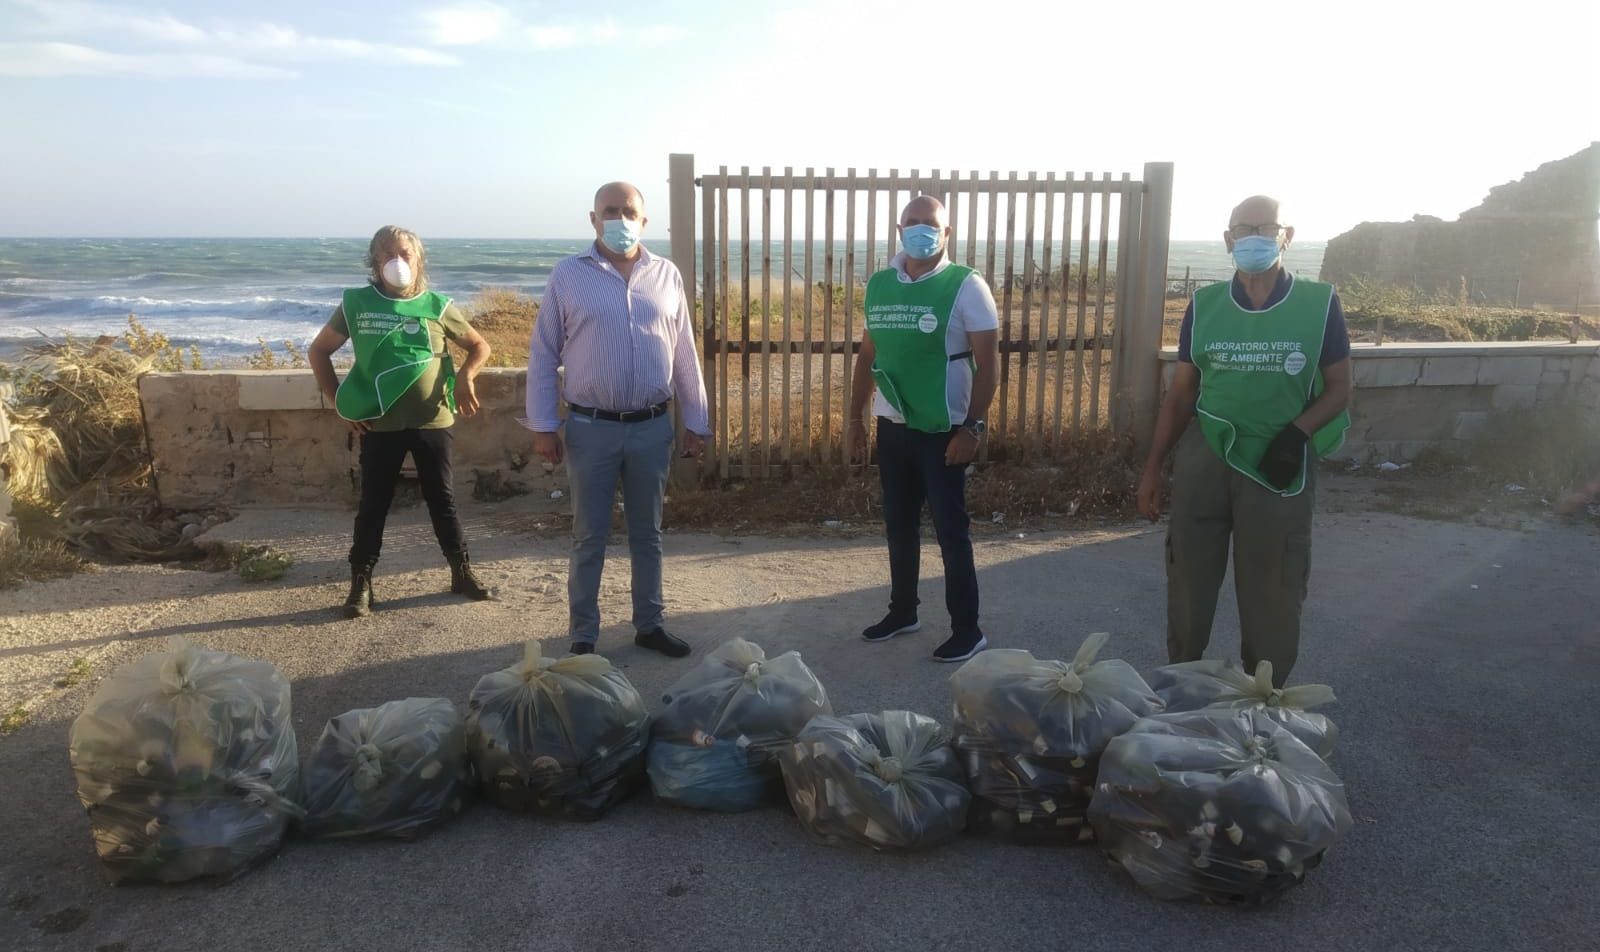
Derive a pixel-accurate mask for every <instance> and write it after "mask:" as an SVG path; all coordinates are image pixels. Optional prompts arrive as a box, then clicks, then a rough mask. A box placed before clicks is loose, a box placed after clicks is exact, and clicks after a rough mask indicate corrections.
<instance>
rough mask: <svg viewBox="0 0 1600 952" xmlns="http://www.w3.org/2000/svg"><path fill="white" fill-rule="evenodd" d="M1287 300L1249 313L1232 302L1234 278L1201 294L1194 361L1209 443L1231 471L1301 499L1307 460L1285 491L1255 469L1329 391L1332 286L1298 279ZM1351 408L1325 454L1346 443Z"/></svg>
mask: <svg viewBox="0 0 1600 952" xmlns="http://www.w3.org/2000/svg"><path fill="white" fill-rule="evenodd" d="M1291 280H1292V281H1293V284H1291V286H1290V288H1289V293H1288V295H1287V296H1286V297H1285V298H1284V299H1283V300H1282V301H1279V302H1278V303H1277V304H1274V305H1273V306H1271V307H1269V308H1267V309H1266V310H1264V311H1247V310H1245V309H1244V308H1242V307H1240V306H1239V304H1238V302H1237V301H1235V300H1234V299H1233V288H1232V282H1231V281H1221V282H1218V283H1216V284H1211V285H1207V286H1206V287H1203V288H1201V289H1200V290H1198V291H1196V292H1195V295H1194V327H1193V336H1192V338H1191V340H1190V350H1189V354H1190V358H1191V359H1192V360H1193V361H1194V365H1195V367H1196V368H1197V369H1198V370H1199V371H1200V398H1199V399H1198V400H1197V401H1196V402H1195V413H1196V414H1198V416H1199V418H1200V430H1201V432H1202V433H1203V434H1204V435H1205V438H1206V442H1207V443H1208V444H1210V446H1211V448H1212V449H1213V450H1214V451H1216V454H1217V455H1218V456H1220V457H1222V459H1223V460H1224V461H1226V462H1227V464H1228V465H1229V466H1232V467H1233V468H1234V469H1236V470H1238V471H1239V472H1241V473H1243V474H1244V475H1246V476H1248V477H1250V478H1251V479H1253V480H1255V481H1256V482H1258V483H1260V484H1261V485H1263V486H1266V487H1267V488H1268V489H1271V490H1272V491H1273V492H1281V495H1284V496H1295V495H1299V493H1300V492H1301V490H1303V489H1305V485H1306V468H1307V466H1308V465H1309V464H1310V462H1311V460H1310V459H1307V460H1306V462H1305V463H1304V464H1302V465H1301V467H1300V475H1299V476H1298V477H1296V479H1295V481H1294V482H1293V483H1292V484H1290V486H1289V488H1287V489H1285V490H1281V491H1280V490H1278V489H1276V488H1275V487H1273V486H1270V485H1268V483H1267V481H1266V480H1265V479H1263V478H1262V477H1261V472H1260V470H1258V469H1257V468H1256V467H1257V466H1258V465H1259V464H1260V462H1261V456H1262V454H1263V453H1265V452H1266V449H1267V444H1268V443H1271V442H1272V438H1273V437H1275V436H1277V435H1278V433H1279V431H1281V430H1282V429H1283V428H1284V427H1286V426H1288V425H1289V424H1290V423H1291V422H1293V421H1294V418H1295V417H1297V416H1299V415H1300V414H1301V413H1302V412H1303V411H1304V410H1305V408H1306V406H1307V405H1308V404H1310V403H1311V401H1313V400H1315V399H1316V397H1317V396H1318V395H1319V394H1320V393H1322V390H1323V386H1324V384H1323V380H1322V367H1321V358H1322V340H1323V332H1324V330H1325V329H1326V327H1327V323H1328V309H1329V307H1330V306H1331V305H1332V303H1333V285H1331V284H1322V283H1319V282H1316V281H1306V280H1303V279H1300V278H1291ZM1349 426H1350V414H1349V412H1348V411H1346V412H1343V413H1340V414H1339V415H1338V416H1337V417H1335V418H1334V419H1332V420H1330V421H1329V422H1328V423H1327V424H1326V425H1324V426H1323V427H1322V428H1321V429H1319V430H1317V432H1316V433H1313V434H1312V435H1311V440H1310V445H1311V448H1312V450H1313V451H1314V452H1315V453H1316V454H1317V456H1318V457H1321V456H1326V455H1327V454H1329V453H1331V452H1333V451H1334V450H1336V449H1338V448H1339V444H1341V443H1343V442H1344V433H1345V430H1346V429H1348V428H1349Z"/></svg>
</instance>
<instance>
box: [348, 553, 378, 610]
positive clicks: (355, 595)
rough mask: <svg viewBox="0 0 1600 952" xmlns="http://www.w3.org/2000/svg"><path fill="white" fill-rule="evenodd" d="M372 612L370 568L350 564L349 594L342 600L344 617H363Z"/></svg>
mask: <svg viewBox="0 0 1600 952" xmlns="http://www.w3.org/2000/svg"><path fill="white" fill-rule="evenodd" d="M370 614H372V570H371V569H363V568H358V567H357V566H354V565H352V566H350V594H349V595H348V596H346V597H345V600H344V617H346V618H365V617H366V616H368V615H370Z"/></svg>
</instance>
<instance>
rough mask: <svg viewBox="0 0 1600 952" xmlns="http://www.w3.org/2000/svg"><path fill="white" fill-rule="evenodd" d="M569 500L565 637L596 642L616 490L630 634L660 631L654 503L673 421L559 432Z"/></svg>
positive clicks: (576, 426) (661, 487)
mask: <svg viewBox="0 0 1600 952" xmlns="http://www.w3.org/2000/svg"><path fill="white" fill-rule="evenodd" d="M563 432H564V435H565V440H566V447H567V480H568V482H569V483H570V484H571V487H570V491H571V493H572V556H571V560H570V561H569V562H568V565H567V611H568V630H569V631H570V632H571V635H572V640H573V641H582V642H587V643H589V644H594V643H595V641H596V640H598V639H599V637H600V576H601V574H602V572H603V571H604V569H605V564H606V537H607V536H608V535H609V534H610V532H611V506H612V502H613V501H614V500H615V499H616V497H617V482H618V481H619V480H620V481H621V483H622V506H623V517H624V521H625V522H626V524H627V527H628V554H629V555H630V557H631V561H632V563H633V584H632V589H633V627H634V629H635V630H636V631H640V632H646V631H650V630H651V629H653V628H657V627H659V626H660V625H661V624H662V617H663V613H664V611H665V604H664V602H663V599H662V594H661V497H662V495H663V494H664V493H665V492H666V488H667V473H668V470H669V468H670V466H671V464H672V445H673V438H674V433H673V427H672V415H671V414H666V415H663V416H658V417H656V418H655V419H653V420H642V421H640V422H637V423H613V422H611V421H609V420H595V419H591V418H589V417H586V416H578V415H576V414H574V415H572V416H569V417H568V418H567V422H566V424H565V425H564V427H563Z"/></svg>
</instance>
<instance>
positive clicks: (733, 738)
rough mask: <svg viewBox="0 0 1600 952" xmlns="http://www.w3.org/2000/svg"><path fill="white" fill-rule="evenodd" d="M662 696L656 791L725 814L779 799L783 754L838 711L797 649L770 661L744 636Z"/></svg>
mask: <svg viewBox="0 0 1600 952" xmlns="http://www.w3.org/2000/svg"><path fill="white" fill-rule="evenodd" d="M661 700H662V703H663V704H665V705H666V707H665V708H664V709H663V710H662V711H661V713H660V714H658V715H657V716H656V719H655V724H654V726H653V727H652V735H653V738H654V740H653V743H652V744H651V755H650V766H649V772H650V786H651V788H652V789H653V790H654V791H655V794H656V796H657V797H659V798H660V799H662V800H664V801H666V802H668V803H674V804H678V805H680V806H687V807H695V808H698V809H703V810H723V811H727V812H736V811H739V810H749V809H753V808H754V807H757V806H760V805H761V804H762V803H764V802H766V801H767V800H769V799H773V798H774V797H775V796H778V795H779V790H780V788H781V786H782V777H781V774H780V772H779V767H778V763H777V755H778V753H779V752H780V751H781V750H782V749H783V748H785V747H787V746H788V745H789V744H790V743H791V742H792V741H793V740H794V738H795V736H796V735H797V734H799V733H800V730H801V729H802V728H804V727H805V726H806V724H807V723H808V722H809V721H810V720H811V719H812V718H813V717H815V716H817V715H819V714H832V713H833V708H832V706H831V705H829V703H828V692H827V691H825V690H823V687H822V683H821V682H819V681H818V680H817V676H816V675H814V674H812V673H811V669H810V668H808V667H806V665H805V662H804V661H802V660H801V659H800V655H799V653H798V652H794V651H789V652H785V653H784V654H781V655H779V656H778V657H776V658H771V659H768V658H767V656H766V653H765V652H764V651H762V650H761V647H760V646H759V645H755V644H752V643H750V642H748V641H745V640H744V639H743V638H735V639H733V640H732V641H729V642H728V643H726V644H724V645H722V646H720V647H718V648H717V649H716V650H715V651H712V652H711V653H710V654H709V655H706V657H705V658H704V659H703V660H702V661H701V662H700V663H699V664H698V665H696V666H695V667H694V668H692V669H690V670H689V671H688V672H687V673H686V674H684V676H683V677H681V678H679V679H678V681H677V683H675V684H673V686H672V687H671V688H669V689H668V690H667V693H666V694H665V695H664V696H663V697H662V699H661Z"/></svg>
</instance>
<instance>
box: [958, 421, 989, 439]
mask: <svg viewBox="0 0 1600 952" xmlns="http://www.w3.org/2000/svg"><path fill="white" fill-rule="evenodd" d="M961 428H962V429H963V430H966V431H967V432H968V433H971V434H972V435H973V436H975V437H977V438H978V439H980V440H981V439H983V434H985V433H987V432H989V424H988V423H985V422H984V421H983V420H974V419H972V418H971V417H968V418H967V419H966V420H964V421H962V423H961Z"/></svg>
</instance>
